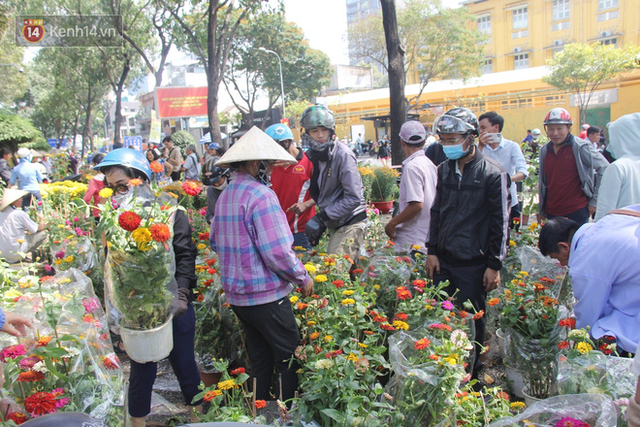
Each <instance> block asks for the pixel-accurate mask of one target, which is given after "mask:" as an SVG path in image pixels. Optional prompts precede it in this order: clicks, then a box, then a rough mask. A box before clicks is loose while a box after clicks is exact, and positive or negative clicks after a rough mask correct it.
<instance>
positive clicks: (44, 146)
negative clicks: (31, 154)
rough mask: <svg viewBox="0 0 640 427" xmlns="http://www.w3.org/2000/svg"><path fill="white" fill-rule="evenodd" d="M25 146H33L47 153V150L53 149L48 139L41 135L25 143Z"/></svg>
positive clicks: (32, 147)
mask: <svg viewBox="0 0 640 427" xmlns="http://www.w3.org/2000/svg"><path fill="white" fill-rule="evenodd" d="M24 147H27V148H31V149H33V150H36V151H39V152H41V153H46V152H47V151H51V146H50V145H49V143H48V142H47V140H46V139H44V138H43V137H41V136H39V137H37V138H36V140H35V141H32V142H28V143H26V144H24Z"/></svg>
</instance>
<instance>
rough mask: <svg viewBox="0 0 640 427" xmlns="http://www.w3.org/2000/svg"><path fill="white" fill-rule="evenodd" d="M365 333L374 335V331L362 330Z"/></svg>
mask: <svg viewBox="0 0 640 427" xmlns="http://www.w3.org/2000/svg"><path fill="white" fill-rule="evenodd" d="M362 333H363V334H365V335H373V331H362Z"/></svg>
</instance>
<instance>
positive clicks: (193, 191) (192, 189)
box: [182, 181, 202, 196]
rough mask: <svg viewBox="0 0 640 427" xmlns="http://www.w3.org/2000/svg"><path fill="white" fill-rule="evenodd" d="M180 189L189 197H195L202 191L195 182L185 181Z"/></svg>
mask: <svg viewBox="0 0 640 427" xmlns="http://www.w3.org/2000/svg"><path fill="white" fill-rule="evenodd" d="M182 189H183V190H184V192H185V193H187V194H188V195H189V196H197V195H198V194H200V192H201V191H202V187H200V185H199V184H198V183H197V182H195V181H185V182H183V183H182Z"/></svg>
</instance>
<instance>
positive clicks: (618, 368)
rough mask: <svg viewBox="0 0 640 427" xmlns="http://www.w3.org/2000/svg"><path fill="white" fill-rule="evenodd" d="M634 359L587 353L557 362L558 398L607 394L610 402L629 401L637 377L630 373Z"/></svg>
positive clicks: (594, 352)
mask: <svg viewBox="0 0 640 427" xmlns="http://www.w3.org/2000/svg"><path fill="white" fill-rule="evenodd" d="M632 364H633V359H629V358H624V357H614V356H606V355H604V354H603V353H601V352H599V351H590V352H588V353H585V354H583V355H581V356H578V357H576V358H573V359H568V358H566V357H564V356H561V357H560V358H559V359H558V393H559V394H578V393H592V394H606V395H609V396H611V397H612V398H613V399H622V398H631V397H632V396H633V395H634V394H635V391H636V382H637V380H638V376H637V375H635V373H634V372H633V371H632V370H631V365H632Z"/></svg>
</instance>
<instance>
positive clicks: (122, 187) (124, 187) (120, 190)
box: [105, 183, 129, 194]
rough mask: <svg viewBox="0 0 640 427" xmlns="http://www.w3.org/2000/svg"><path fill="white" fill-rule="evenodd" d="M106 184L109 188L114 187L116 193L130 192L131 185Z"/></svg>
mask: <svg viewBox="0 0 640 427" xmlns="http://www.w3.org/2000/svg"><path fill="white" fill-rule="evenodd" d="M105 185H106V187H107V188H110V189H112V190H113V192H114V193H118V194H126V193H128V192H129V186H128V185H127V184H116V185H107V184H106V183H105Z"/></svg>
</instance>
